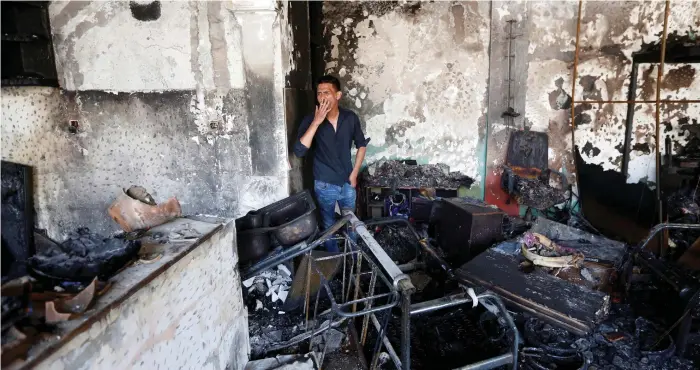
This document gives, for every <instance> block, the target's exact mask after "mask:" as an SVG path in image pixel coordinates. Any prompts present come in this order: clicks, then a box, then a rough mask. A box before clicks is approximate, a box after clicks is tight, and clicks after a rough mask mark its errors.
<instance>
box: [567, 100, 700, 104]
mask: <svg viewBox="0 0 700 370" xmlns="http://www.w3.org/2000/svg"><path fill="white" fill-rule="evenodd" d="M659 102H660V103H700V100H695V99H681V100H672V99H661V100H659ZM585 103H589V104H655V103H656V100H577V101H575V102H574V104H585Z"/></svg>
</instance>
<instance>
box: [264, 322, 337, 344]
mask: <svg viewBox="0 0 700 370" xmlns="http://www.w3.org/2000/svg"><path fill="white" fill-rule="evenodd" d="M345 320H347V318H344V317H342V318H340V320H338V321H333V322H329V323H328V325H322V326H321V327H319V328H318V329H316V330H313V331H309V332H306V333H302V334H299V335H297V336H296V337H294V338H292V339H290V340H288V341H286V342H284V343H278V344H275V345H272V346H270V347H268V348H265V349H264V353H268V352H274V351H277V350H280V349H282V348H287V347H291V346H293V345H295V344H297V343H301V342H303V341H305V340H307V339H309V338H311V337H315V336H317V335H319V334H321V333H323V332H324V331H326V330H329V329H331V328H337V327H339V326H340V325H342V324H343V322H345Z"/></svg>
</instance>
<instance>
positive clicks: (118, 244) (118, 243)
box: [29, 228, 141, 282]
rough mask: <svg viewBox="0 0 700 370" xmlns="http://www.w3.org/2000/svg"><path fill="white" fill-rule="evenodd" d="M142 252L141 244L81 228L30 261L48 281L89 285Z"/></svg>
mask: <svg viewBox="0 0 700 370" xmlns="http://www.w3.org/2000/svg"><path fill="white" fill-rule="evenodd" d="M140 248H141V242H140V241H138V240H128V239H126V238H106V237H104V236H101V235H99V234H94V233H91V232H90V230H89V229H87V228H81V229H78V230H77V231H75V232H73V233H71V234H70V235H69V236H68V239H67V240H66V241H65V242H63V243H61V244H51V243H49V246H48V247H46V248H45V249H43V250H41V251H39V252H38V253H37V254H36V255H34V256H33V257H32V258H30V259H29V261H30V265H31V266H32V268H33V270H34V272H35V273H37V274H39V275H44V276H46V277H49V278H55V279H61V280H67V281H79V282H90V281H91V280H92V279H94V278H96V277H99V278H100V279H101V280H107V279H109V278H110V277H112V276H113V275H114V274H115V273H116V272H117V271H118V270H119V269H121V268H122V267H123V266H124V265H125V264H126V263H128V262H129V261H131V260H133V259H134V258H135V257H136V254H137V253H138V252H139V249H140Z"/></svg>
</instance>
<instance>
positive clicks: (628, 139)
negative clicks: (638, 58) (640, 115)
mask: <svg viewBox="0 0 700 370" xmlns="http://www.w3.org/2000/svg"><path fill="white" fill-rule="evenodd" d="M638 73H639V63H635V62H632V75H631V77H630V88H629V91H628V92H627V97H628V99H630V100H633V99H634V98H635V96H637V74H638ZM635 104H636V103H635V102H634V101H630V102H628V103H627V122H626V125H625V142H624V144H623V145H622V148H623V149H622V175H623V176H625V178H627V171H628V170H629V162H630V151H631V150H630V149H631V148H630V147H631V144H632V130H633V129H634V106H635Z"/></svg>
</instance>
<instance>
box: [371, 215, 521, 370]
mask: <svg viewBox="0 0 700 370" xmlns="http://www.w3.org/2000/svg"><path fill="white" fill-rule="evenodd" d="M358 222H359V221H358ZM388 224H403V225H405V226H406V227H408V229H409V231H411V233H412V234H413V235H414V236H415V237H416V241H417V243H418V245H419V246H420V247H421V250H423V251H424V252H425V253H426V254H427V255H428V256H430V258H432V259H433V260H434V261H435V262H437V263H438V264H439V265H440V267H441V268H442V270H443V271H445V273H446V274H447V276H448V277H449V278H451V279H455V280H458V282H459V284H460V285H461V286H463V287H465V286H468V285H469V284H467V283H466V282H464V281H460V280H459V279H457V278H456V276H455V274H454V272H453V270H452V268H451V267H450V265H449V264H448V263H447V262H446V261H445V260H444V259H443V258H442V257H440V255H439V254H438V253H437V251H436V250H435V249H434V248H433V247H432V246H431V245H430V243H429V242H428V241H427V240H425V239H423V238H421V237H420V235H419V234H418V233H417V232H416V230H415V229H414V228H413V226H412V225H411V224H410V222H408V220H406V219H403V218H385V219H378V220H372V221H367V222H366V223H364V224H362V226H363V227H364V228H365V230H366V226H376V225H388ZM372 240H374V238H372ZM375 243H376V241H375ZM378 245H379V244H377V246H378ZM380 248H381V247H380ZM382 252H383V250H382ZM383 254H385V255H386V253H385V252H383ZM387 258H388V256H387ZM389 261H390V262H391V264H392V265H394V266H395V264H394V263H393V261H391V260H390V259H389ZM417 266H418V265H417V264H411V265H410V266H409V265H408V264H407V265H401V267H404V270H406V271H408V270H409V269H413V268H416V267H417ZM397 268H398V270H399V271H401V268H399V267H398V266H397ZM401 274H402V275H403V272H402V273H401ZM404 276H405V275H404ZM413 291H414V289H413V290H412V291H411V292H410V293H413ZM476 298H477V300H483V301H486V302H490V303H491V304H493V305H495V307H496V308H497V309H498V311H499V312H500V314H501V315H502V316H503V318H504V319H505V321H506V323H507V324H508V327H509V328H510V330H511V332H512V335H513V345H512V349H511V352H510V353H507V354H503V355H500V356H496V357H493V358H490V359H487V360H484V361H480V362H477V363H474V364H470V365H467V366H464V367H460V368H459V369H465V370H488V369H494V368H498V367H501V366H504V365H508V364H512V365H513V369H514V370H516V369H517V368H518V349H519V346H520V333H519V332H518V329H517V327H516V326H515V322H514V320H513V318H512V316H511V315H510V313H509V312H508V310H506V308H505V305H504V304H503V301H502V300H501V298H500V297H499V296H497V295H495V294H493V293H491V292H488V291H486V292H483V293H482V294H480V295H477V296H476ZM472 302H473V300H472V298H471V296H469V295H467V294H466V293H459V294H454V295H451V296H446V297H442V298H438V299H435V300H431V301H426V302H420V303H414V304H411V301H410V294H402V303H401V358H400V359H399V356H398V355H397V354H396V351H395V350H394V348H393V346H392V345H391V343H389V341H388V340H387V339H386V338H383V343H384V346H385V347H386V349H387V352H388V353H389V357H390V358H391V359H392V361H393V362H394V365H395V366H396V368H397V369H402V370H408V369H410V366H411V362H410V317H411V316H414V315H420V314H424V313H428V312H434V311H437V310H441V309H444V308H448V307H454V306H458V305H462V304H466V303H472ZM377 325H378V322H375V326H377Z"/></svg>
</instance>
